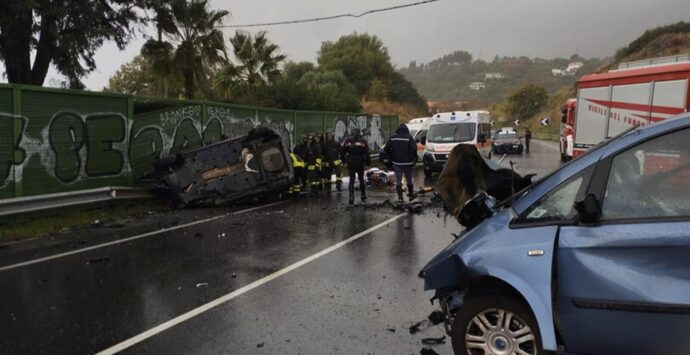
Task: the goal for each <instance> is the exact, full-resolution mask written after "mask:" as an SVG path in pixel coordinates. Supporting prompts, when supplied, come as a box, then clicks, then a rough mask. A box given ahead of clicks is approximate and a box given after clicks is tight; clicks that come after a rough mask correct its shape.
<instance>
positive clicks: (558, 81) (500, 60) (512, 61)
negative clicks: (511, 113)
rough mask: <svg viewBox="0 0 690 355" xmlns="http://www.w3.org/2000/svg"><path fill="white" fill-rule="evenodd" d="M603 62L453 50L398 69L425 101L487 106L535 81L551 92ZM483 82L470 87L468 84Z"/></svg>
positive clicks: (577, 57)
mask: <svg viewBox="0 0 690 355" xmlns="http://www.w3.org/2000/svg"><path fill="white" fill-rule="evenodd" d="M573 62H582V64H583V66H582V67H581V68H579V69H577V70H574V71H572V72H571V73H567V74H569V75H558V76H557V75H554V74H553V73H552V69H559V70H565V69H566V68H567V67H568V65H569V64H570V63H573ZM605 63H606V61H605V60H601V59H598V58H590V59H586V58H581V57H579V56H577V55H573V56H571V57H570V58H555V59H542V58H527V57H498V56H497V57H495V58H494V60H493V61H491V62H485V61H483V60H473V58H472V55H471V54H470V53H468V52H465V51H456V52H454V53H451V54H448V55H445V56H443V57H441V58H438V59H436V60H433V61H431V62H429V63H422V64H417V63H416V62H412V63H410V65H409V66H408V67H407V68H404V69H400V73H402V74H403V75H404V76H405V78H407V79H408V80H410V81H411V82H412V83H413V84H414V85H415V87H416V88H417V90H418V91H419V92H420V94H421V95H423V96H424V97H426V98H427V99H429V100H442V101H449V102H458V101H461V102H475V103H477V104H479V106H484V107H486V106H489V105H492V104H495V103H498V102H500V101H501V100H503V99H504V98H505V97H506V95H507V94H508V93H509V92H511V91H512V90H514V89H515V88H516V87H519V86H522V85H525V84H536V85H539V86H543V87H544V88H546V90H547V92H548V93H549V94H554V93H556V92H557V91H558V90H560V89H561V88H562V87H564V86H568V85H572V84H573V83H574V82H575V81H576V80H577V78H578V77H579V76H580V75H582V74H583V73H590V72H592V71H594V70H596V69H597V68H599V67H601V66H602V65H604V64H605ZM564 74H565V73H564ZM473 82H481V83H483V85H485V86H484V87H483V88H481V89H479V90H473V89H472V88H471V87H470V84H471V83H473Z"/></svg>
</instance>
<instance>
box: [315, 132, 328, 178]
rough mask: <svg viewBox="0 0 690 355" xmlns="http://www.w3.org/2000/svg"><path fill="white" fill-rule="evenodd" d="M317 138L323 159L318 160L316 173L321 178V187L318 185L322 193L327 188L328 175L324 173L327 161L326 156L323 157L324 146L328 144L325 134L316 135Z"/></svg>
mask: <svg viewBox="0 0 690 355" xmlns="http://www.w3.org/2000/svg"><path fill="white" fill-rule="evenodd" d="M316 138H317V139H316V140H317V142H318V143H319V148H321V159H320V160H317V162H316V171H317V174H318V176H319V185H318V189H319V191H322V190H323V189H324V187H325V186H326V176H325V173H326V172H325V171H324V169H325V167H324V162H325V160H324V155H323V145H324V144H325V143H326V142H325V138H324V135H323V132H319V133H317V134H316Z"/></svg>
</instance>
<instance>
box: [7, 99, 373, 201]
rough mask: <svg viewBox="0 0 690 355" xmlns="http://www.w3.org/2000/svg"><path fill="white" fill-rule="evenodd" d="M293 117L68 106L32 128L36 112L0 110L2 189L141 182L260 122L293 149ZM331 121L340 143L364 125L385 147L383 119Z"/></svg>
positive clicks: (195, 108)
mask: <svg viewBox="0 0 690 355" xmlns="http://www.w3.org/2000/svg"><path fill="white" fill-rule="evenodd" d="M203 109H205V110H206V112H202V110H203ZM203 116H206V118H207V119H206V120H205V121H204V120H203V118H202V117H203ZM293 118H294V115H293V114H290V113H282V112H271V111H258V112H257V111H255V110H253V109H235V108H226V107H221V106H212V105H209V106H205V107H204V106H202V105H189V106H184V107H176V108H174V109H170V110H161V111H155V112H147V113H142V114H138V115H137V116H135V117H134V118H133V119H128V118H127V116H126V115H125V114H123V113H122V112H107V111H106V112H79V111H77V110H72V109H66V110H59V111H56V112H54V113H52V114H49V115H48V117H46V116H42V117H41V118H40V119H37V120H36V121H35V122H33V126H32V121H31V120H32V118H31V117H27V116H23V115H14V114H11V113H7V112H0V189H3V188H6V187H7V186H8V185H9V184H11V183H12V182H21V181H22V179H23V177H25V174H29V173H31V174H35V173H37V172H38V170H41V171H45V174H47V175H48V176H49V177H51V178H52V179H53V181H45V183H46V184H52V183H58V184H61V185H64V186H69V185H73V184H76V183H78V182H81V181H86V180H89V181H90V180H92V179H102V178H113V177H120V178H125V177H128V176H132V177H133V178H134V179H135V180H138V179H142V178H145V177H147V176H150V174H151V173H152V172H153V171H154V163H155V161H156V160H158V159H160V158H163V157H166V156H169V155H172V154H176V153H177V152H179V151H181V150H183V149H188V148H197V147H201V146H205V145H208V144H212V143H215V142H218V141H221V140H223V139H228V138H233V137H237V136H241V135H245V134H247V133H248V132H249V131H250V130H251V129H253V128H256V127H270V128H272V129H274V130H276V131H277V132H278V133H280V135H281V136H282V137H283V140H284V144H285V145H286V146H288V147H291V146H292V143H293V137H294V134H295V125H294V122H293ZM46 122H47V124H46ZM332 124H333V125H332V126H331V127H333V128H334V131H335V135H336V139H338V140H339V141H343V140H344V139H345V138H346V137H347V135H348V134H350V133H351V132H352V130H353V129H354V128H359V129H363V130H364V132H365V137H366V139H367V140H368V142H369V144H370V146H371V147H372V149H374V150H378V149H379V148H380V147H381V146H383V145H384V144H385V134H384V130H383V127H382V119H381V117H380V116H377V115H374V116H367V115H361V116H354V115H353V116H347V115H342V116H336V118H335V119H334V121H333V123H332ZM36 125H40V126H38V127H37V126H36ZM27 166H30V169H29V170H27ZM37 169H38V170H37ZM27 176H28V175H27ZM25 185H26V183H25Z"/></svg>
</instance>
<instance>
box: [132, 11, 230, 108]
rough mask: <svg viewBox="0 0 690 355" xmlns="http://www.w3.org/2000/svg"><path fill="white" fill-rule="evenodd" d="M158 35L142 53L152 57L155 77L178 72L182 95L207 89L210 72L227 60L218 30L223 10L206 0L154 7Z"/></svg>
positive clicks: (223, 43)
mask: <svg viewBox="0 0 690 355" xmlns="http://www.w3.org/2000/svg"><path fill="white" fill-rule="evenodd" d="M156 13H157V16H156V26H157V29H158V38H157V39H150V40H148V41H147V42H146V43H145V44H144V47H143V48H142V54H144V55H145V56H147V57H148V58H151V59H152V60H153V66H154V67H155V68H156V72H157V73H158V75H159V76H164V75H168V74H171V73H173V72H179V73H181V76H182V79H183V83H184V95H185V97H187V98H193V97H194V91H195V89H196V88H199V89H201V90H203V91H207V90H208V89H209V88H210V83H209V80H210V79H209V78H210V76H211V74H212V73H213V72H214V71H215V70H217V69H218V68H220V66H221V65H222V64H224V63H226V62H227V56H226V53H225V41H224V40H223V32H221V30H219V29H218V26H220V25H222V23H223V18H224V17H226V16H227V15H229V12H228V11H225V10H210V9H209V7H208V0H171V1H166V2H163V3H161V4H160V5H159V6H157V7H156Z"/></svg>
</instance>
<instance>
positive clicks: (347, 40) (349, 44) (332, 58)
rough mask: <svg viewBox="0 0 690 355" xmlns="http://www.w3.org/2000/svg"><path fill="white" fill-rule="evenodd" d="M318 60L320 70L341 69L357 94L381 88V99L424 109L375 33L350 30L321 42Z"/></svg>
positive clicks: (377, 91)
mask: <svg viewBox="0 0 690 355" xmlns="http://www.w3.org/2000/svg"><path fill="white" fill-rule="evenodd" d="M318 63H319V69H320V70H322V71H334V70H335V71H341V72H342V73H343V74H344V75H345V77H346V78H347V79H348V81H350V82H351V83H352V84H353V85H354V86H355V88H356V90H357V94H358V95H359V97H366V96H370V95H369V94H374V95H375V96H379V97H380V96H381V94H382V93H384V92H385V93H386V95H385V96H386V97H385V99H389V100H391V101H394V102H400V103H411V104H413V105H414V106H415V107H417V108H418V109H420V110H421V111H427V105H426V100H424V99H423V98H422V97H421V96H420V95H419V93H418V92H417V89H415V87H414V85H412V83H410V82H409V81H408V80H407V79H405V77H403V76H402V75H401V74H399V73H397V72H396V71H395V68H393V65H392V64H391V61H390V56H389V55H388V50H387V49H386V47H384V46H383V42H381V40H380V39H379V38H378V37H376V36H372V35H368V34H357V33H354V34H351V35H347V36H343V37H340V39H338V41H336V42H324V43H323V44H322V45H321V50H320V51H319V55H318ZM374 81H376V83H374ZM372 83H374V84H373V86H372ZM372 89H373V91H372V92H370V90H372ZM384 89H385V90H384Z"/></svg>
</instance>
